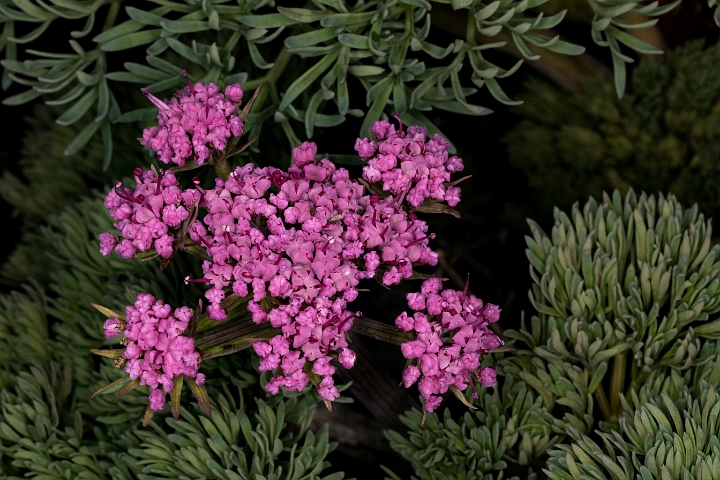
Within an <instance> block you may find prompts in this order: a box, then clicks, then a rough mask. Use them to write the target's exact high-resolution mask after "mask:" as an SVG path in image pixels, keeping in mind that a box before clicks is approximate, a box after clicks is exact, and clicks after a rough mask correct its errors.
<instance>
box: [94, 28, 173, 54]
mask: <svg viewBox="0 0 720 480" xmlns="http://www.w3.org/2000/svg"><path fill="white" fill-rule="evenodd" d="M160 33H162V29H159V28H156V29H151V30H143V31H141V32H134V33H127V34H125V35H122V36H120V37H117V38H114V39H112V40H109V41H107V42H105V43H103V44H102V45H100V48H101V49H102V50H103V51H105V52H117V51H120V50H127V49H129V48H133V47H137V46H140V45H146V44H148V43H152V42H154V41H155V40H157V39H158V38H160ZM96 41H97V37H96Z"/></svg>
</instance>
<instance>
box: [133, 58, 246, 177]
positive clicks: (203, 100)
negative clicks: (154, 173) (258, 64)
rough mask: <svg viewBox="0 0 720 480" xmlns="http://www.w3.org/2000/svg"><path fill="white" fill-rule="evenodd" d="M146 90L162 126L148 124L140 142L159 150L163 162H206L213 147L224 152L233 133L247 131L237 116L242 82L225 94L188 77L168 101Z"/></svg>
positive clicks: (226, 90) (181, 163) (216, 88)
mask: <svg viewBox="0 0 720 480" xmlns="http://www.w3.org/2000/svg"><path fill="white" fill-rule="evenodd" d="M182 73H183V75H185V78H186V79H187V75H186V74H185V71H184V70H183V72H182ZM143 93H144V94H145V95H147V97H148V98H149V99H150V101H151V102H152V103H153V104H155V106H157V107H158V109H159V110H160V112H159V114H158V117H157V118H158V123H159V124H160V127H159V128H158V127H155V126H152V127H147V128H146V129H145V130H144V131H143V136H142V139H140V143H141V144H142V145H143V146H144V147H147V148H150V149H152V150H155V151H156V152H157V157H158V159H159V160H160V161H161V162H163V163H170V162H172V163H175V164H177V165H180V166H182V165H184V164H185V160H187V159H188V158H190V156H193V158H194V160H195V162H196V163H197V164H198V165H202V164H203V163H204V162H205V160H207V159H208V158H210V155H211V151H210V148H214V149H215V150H219V151H223V150H225V146H226V145H227V140H228V138H230V136H231V135H233V136H235V137H239V136H240V135H242V133H243V122H242V120H241V119H240V117H238V116H237V115H235V112H236V111H237V109H238V106H239V105H240V101H241V100H242V95H243V91H242V88H240V85H238V84H234V85H229V86H228V87H227V88H226V89H225V94H224V95H223V94H222V93H220V92H219V91H218V87H217V85H215V84H214V83H208V84H207V85H203V84H202V83H196V84H195V85H193V84H192V83H190V81H189V80H188V86H187V87H186V88H185V89H183V90H182V91H181V92H180V93H179V95H177V98H173V99H172V100H170V101H168V100H166V101H164V102H163V101H162V100H160V99H159V98H157V97H156V96H154V95H152V94H150V93H148V92H147V90H145V89H143ZM193 154H194V155H193Z"/></svg>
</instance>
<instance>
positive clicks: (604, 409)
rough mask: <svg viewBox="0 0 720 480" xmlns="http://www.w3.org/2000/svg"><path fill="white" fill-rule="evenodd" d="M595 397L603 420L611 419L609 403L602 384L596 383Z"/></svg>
mask: <svg viewBox="0 0 720 480" xmlns="http://www.w3.org/2000/svg"><path fill="white" fill-rule="evenodd" d="M595 399H596V400H597V404H598V407H600V412H601V413H602V415H603V417H604V418H605V420H607V421H611V419H612V416H613V413H612V410H610V404H609V403H608V399H607V396H606V395H605V389H604V388H603V386H602V385H598V387H597V389H595Z"/></svg>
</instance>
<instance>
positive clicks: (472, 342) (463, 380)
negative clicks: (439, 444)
mask: <svg viewBox="0 0 720 480" xmlns="http://www.w3.org/2000/svg"><path fill="white" fill-rule="evenodd" d="M441 288H442V282H441V281H440V279H438V278H430V279H428V280H425V282H423V284H422V287H421V289H420V292H415V293H410V294H408V295H407V299H408V305H409V306H410V308H411V309H412V310H415V313H414V314H413V316H412V317H410V316H409V315H408V314H407V313H405V312H403V313H401V314H400V315H399V316H398V317H397V319H396V320H395V323H396V325H397V327H398V328H399V329H400V330H403V331H413V332H415V333H416V339H415V340H410V341H408V342H405V343H403V344H402V345H401V346H400V349H401V351H402V353H403V356H405V358H407V359H409V360H412V363H410V365H408V366H407V367H406V368H405V370H404V371H403V383H404V384H405V388H408V387H410V386H411V385H413V384H414V383H415V382H418V389H419V391H420V394H421V395H422V396H423V400H424V407H425V410H427V411H429V412H432V411H433V410H435V409H436V408H437V407H438V406H439V405H440V402H441V401H442V397H441V395H442V394H444V393H445V392H446V391H447V390H448V389H449V388H450V387H451V386H452V387H455V388H457V389H459V390H465V389H466V388H467V387H468V386H469V385H470V384H471V383H472V381H473V379H475V380H476V381H477V382H479V383H480V384H481V385H483V386H484V387H491V386H494V385H495V377H496V372H495V370H493V369H492V368H481V367H480V355H481V354H483V355H485V354H487V353H488V352H489V351H490V350H492V349H494V348H497V347H499V346H500V345H502V343H503V342H502V340H500V338H499V337H498V336H497V335H495V334H494V333H493V332H492V331H491V330H490V329H489V328H488V324H489V323H492V322H496V321H497V320H498V318H499V316H500V309H499V308H498V307H497V305H491V304H487V305H483V302H482V301H481V300H480V299H478V298H476V297H475V296H473V295H466V294H465V293H464V292H458V291H455V290H442V291H441V290H440V289H441ZM422 305H425V308H421V306H422Z"/></svg>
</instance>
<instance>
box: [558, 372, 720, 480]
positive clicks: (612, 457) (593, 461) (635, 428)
mask: <svg viewBox="0 0 720 480" xmlns="http://www.w3.org/2000/svg"><path fill="white" fill-rule="evenodd" d="M719 419H720V395H719V394H718V393H717V391H716V390H715V388H714V387H712V386H710V385H708V384H707V383H705V382H702V384H701V387H700V391H699V392H698V393H697V394H694V395H693V394H690V393H687V392H685V393H684V395H681V396H680V398H679V399H677V400H674V399H673V398H671V397H670V396H669V395H668V394H666V393H663V394H662V395H658V396H656V397H655V398H653V399H651V400H650V401H648V402H647V403H645V404H644V405H642V406H641V407H639V408H638V409H637V410H636V411H635V412H634V413H625V414H623V415H622V416H621V417H620V419H619V426H618V427H616V428H614V429H613V430H611V431H607V432H603V433H600V438H601V439H602V445H599V444H598V443H596V442H595V441H594V440H593V439H591V438H590V437H588V436H586V435H583V434H581V433H580V432H578V431H576V430H573V429H570V434H571V435H572V437H573V440H574V442H573V443H572V444H570V445H559V446H558V449H557V450H551V451H550V459H549V461H548V467H547V470H545V472H546V473H547V474H548V477H549V478H550V479H552V480H571V479H576V478H607V479H612V480H621V479H628V478H638V479H642V480H651V479H662V480H665V479H673V478H683V479H689V480H714V479H717V478H720V476H718V475H720V440H719V439H718V436H719V435H720V422H719V421H718V420H719Z"/></svg>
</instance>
